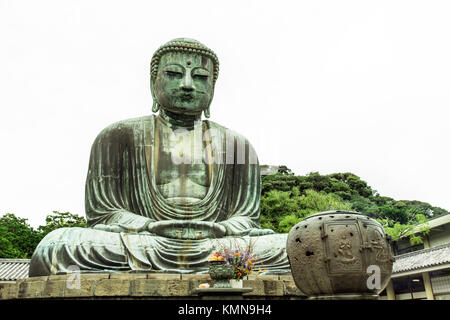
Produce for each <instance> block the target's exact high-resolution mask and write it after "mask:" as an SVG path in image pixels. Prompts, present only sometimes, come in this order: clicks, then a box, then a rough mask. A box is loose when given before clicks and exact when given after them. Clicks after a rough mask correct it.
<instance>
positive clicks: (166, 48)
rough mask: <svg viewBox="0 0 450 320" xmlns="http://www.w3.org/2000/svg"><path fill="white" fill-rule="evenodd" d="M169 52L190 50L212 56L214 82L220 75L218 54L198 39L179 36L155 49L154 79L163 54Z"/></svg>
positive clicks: (151, 73) (153, 62) (152, 63)
mask: <svg viewBox="0 0 450 320" xmlns="http://www.w3.org/2000/svg"><path fill="white" fill-rule="evenodd" d="M168 52H188V53H197V54H201V55H203V56H205V57H208V58H210V59H211V60H212V61H213V64H214V77H213V84H215V83H216V80H217V78H218V77H219V59H218V58H217V55H216V54H215V53H214V51H212V50H211V49H209V48H208V47H207V46H205V45H204V44H202V43H200V42H199V41H197V40H194V39H189V38H177V39H173V40H170V41H169V42H167V43H166V44H163V45H162V46H161V47H159V48H158V50H156V51H155V53H154V54H153V57H152V61H151V64H150V68H151V70H150V75H151V78H152V81H153V80H154V79H156V76H157V74H158V67H159V62H160V59H161V57H162V55H163V54H165V53H168Z"/></svg>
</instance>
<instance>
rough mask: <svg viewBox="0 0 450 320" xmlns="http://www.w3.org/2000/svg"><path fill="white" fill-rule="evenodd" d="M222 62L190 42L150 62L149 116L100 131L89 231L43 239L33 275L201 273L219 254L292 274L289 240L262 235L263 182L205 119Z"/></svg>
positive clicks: (237, 138) (251, 155)
mask: <svg viewBox="0 0 450 320" xmlns="http://www.w3.org/2000/svg"><path fill="white" fill-rule="evenodd" d="M218 73H219V62H218V59H217V57H216V55H215V54H214V52H212V50H210V49H209V48H207V47H206V46H204V45H203V44H201V43H199V42H197V41H195V40H190V39H175V40H172V41H170V42H168V43H166V44H165V45H163V46H162V47H160V48H159V49H158V50H157V51H156V52H155V54H154V55H153V58H152V62H151V91H152V96H153V100H154V101H153V112H155V113H157V114H153V115H150V116H144V117H141V118H136V119H130V120H124V121H120V122H117V123H114V124H112V125H110V126H109V127H107V128H105V129H104V130H103V131H102V132H101V133H100V134H99V135H98V136H97V138H96V140H95V141H94V144H93V146H92V150H91V156H90V162H89V170H88V175H87V180H86V199H85V203H86V216H87V221H88V228H86V229H83V228H62V229H58V230H55V231H53V232H52V233H50V234H48V235H47V236H46V237H45V238H44V239H43V240H42V241H41V243H40V244H39V245H38V247H37V248H36V251H35V253H34V255H33V257H32V259H31V265H30V276H42V275H50V274H57V273H61V272H70V271H77V270H80V271H81V272H96V271H97V272H98V271H101V270H110V271H127V270H145V271H159V272H167V271H171V272H179V273H207V272H208V262H207V258H208V257H209V256H210V255H211V254H212V253H213V252H214V251H215V250H216V249H217V248H218V246H224V245H227V246H232V245H233V244H240V245H241V246H245V245H246V244H247V243H249V241H250V239H252V238H253V239H254V238H255V237H257V241H256V244H255V251H256V253H257V254H258V255H259V256H260V260H259V262H260V263H264V269H265V270H266V271H267V272H268V273H271V272H277V273H283V272H287V273H289V272H290V268H289V263H288V260H287V255H286V250H285V245H286V238H287V235H286V234H274V233H273V231H272V230H263V229H260V228H259V225H260V224H259V213H260V208H259V206H260V192H261V189H260V188H261V186H260V173H259V164H258V159H257V156H256V153H255V151H254V149H253V148H252V146H251V144H250V143H249V142H248V141H247V139H245V138H244V137H243V136H241V135H239V134H237V133H235V132H233V131H231V130H229V129H227V128H225V127H223V126H221V125H219V124H217V123H215V122H212V121H208V120H202V118H201V117H202V113H204V115H205V117H207V118H209V115H210V104H211V101H212V98H213V94H214V85H215V82H216V80H217V77H218Z"/></svg>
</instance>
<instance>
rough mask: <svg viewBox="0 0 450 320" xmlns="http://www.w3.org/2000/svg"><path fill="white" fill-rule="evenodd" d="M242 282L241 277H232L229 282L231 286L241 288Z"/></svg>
mask: <svg viewBox="0 0 450 320" xmlns="http://www.w3.org/2000/svg"><path fill="white" fill-rule="evenodd" d="M243 282H244V281H242V279H240V280H236V279H232V280H230V284H231V287H232V288H242V287H243Z"/></svg>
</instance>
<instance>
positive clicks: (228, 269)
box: [209, 261, 234, 288]
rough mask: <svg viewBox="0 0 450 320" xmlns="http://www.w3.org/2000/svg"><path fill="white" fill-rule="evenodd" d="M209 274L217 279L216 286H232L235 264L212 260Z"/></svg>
mask: <svg viewBox="0 0 450 320" xmlns="http://www.w3.org/2000/svg"><path fill="white" fill-rule="evenodd" d="M209 275H210V276H211V279H213V280H215V283H214V288H231V284H230V280H231V279H233V276H234V266H233V265H231V264H228V263H226V262H225V261H210V262H209Z"/></svg>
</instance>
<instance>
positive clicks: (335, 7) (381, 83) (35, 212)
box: [0, 0, 450, 226]
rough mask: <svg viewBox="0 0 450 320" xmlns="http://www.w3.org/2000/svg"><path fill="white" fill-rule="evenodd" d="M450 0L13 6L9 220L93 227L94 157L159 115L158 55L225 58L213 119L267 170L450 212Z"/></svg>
mask: <svg viewBox="0 0 450 320" xmlns="http://www.w3.org/2000/svg"><path fill="white" fill-rule="evenodd" d="M449 16H450V2H449V1H411V0H408V1H395V0H389V1H380V0H378V1H361V0H356V1H334V0H333V1H274V0H270V1H261V0H259V1H230V0H227V1H220V2H219V1H210V0H205V1H195V0H191V1H185V0H184V1H168V0H164V1H162V0H160V1H111V0H108V1H63V0H55V1H47V0H40V1H33V0H29V1H20V0H14V1H12V0H10V1H7V0H0V121H1V125H0V141H1V149H0V150H1V151H0V152H1V153H0V159H1V160H0V215H1V214H3V213H6V212H12V213H15V214H16V215H18V216H19V217H22V218H28V219H29V222H30V223H31V224H32V225H33V226H38V225H40V224H44V219H45V216H46V215H47V214H50V213H51V212H52V210H59V211H71V212H72V213H76V214H79V215H83V216H84V183H85V178H86V173H87V165H88V160H89V152H90V147H91V145H92V142H93V141H94V139H95V137H96V135H97V134H98V133H99V132H100V131H101V130H102V129H103V128H104V127H106V126H107V125H109V124H111V123H113V122H116V121H118V120H123V119H127V118H132V117H138V116H143V115H146V114H149V113H151V104H152V101H151V95H150V90H149V78H150V77H149V64H150V59H151V56H152V54H153V52H154V51H155V50H156V49H157V48H158V47H159V46H160V45H162V44H163V43H165V42H167V41H169V40H171V39H173V38H177V37H188V38H194V39H197V40H199V41H201V42H203V43H204V44H206V45H207V46H209V47H210V48H212V49H213V50H214V51H215V52H216V53H217V55H218V56H219V60H220V63H221V65H220V66H221V71H220V75H219V79H218V82H217V84H216V91H215V96H214V101H213V103H212V106H211V120H213V121H216V122H218V123H220V124H222V125H224V126H226V127H228V128H230V129H233V130H235V131H237V132H239V133H241V134H243V135H244V136H246V137H247V138H248V139H249V140H250V141H251V142H252V143H253V145H254V147H255V148H256V150H257V152H258V155H259V158H260V162H261V163H262V164H274V165H277V164H285V165H287V166H288V167H289V168H291V169H292V170H293V171H294V172H295V173H296V174H302V175H303V174H307V173H308V172H311V171H319V172H320V173H321V174H328V173H333V172H348V171H350V172H353V173H355V174H357V175H359V176H360V177H361V178H362V179H363V180H365V181H367V182H368V183H369V185H371V186H372V187H373V188H374V189H376V190H378V191H379V192H380V193H381V194H382V195H385V196H390V197H393V198H395V199H397V200H400V199H408V200H421V201H426V202H429V203H431V204H432V205H435V206H440V207H443V208H445V209H447V210H448V209H450V197H449V186H448V185H449V182H450V173H449V169H448V166H449V163H450V151H449V143H448V141H449V136H450V127H449V124H448V122H449V111H448V110H449V107H450V93H449V92H450V90H449V89H450V58H449V57H450V41H449V34H450V19H449Z"/></svg>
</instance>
